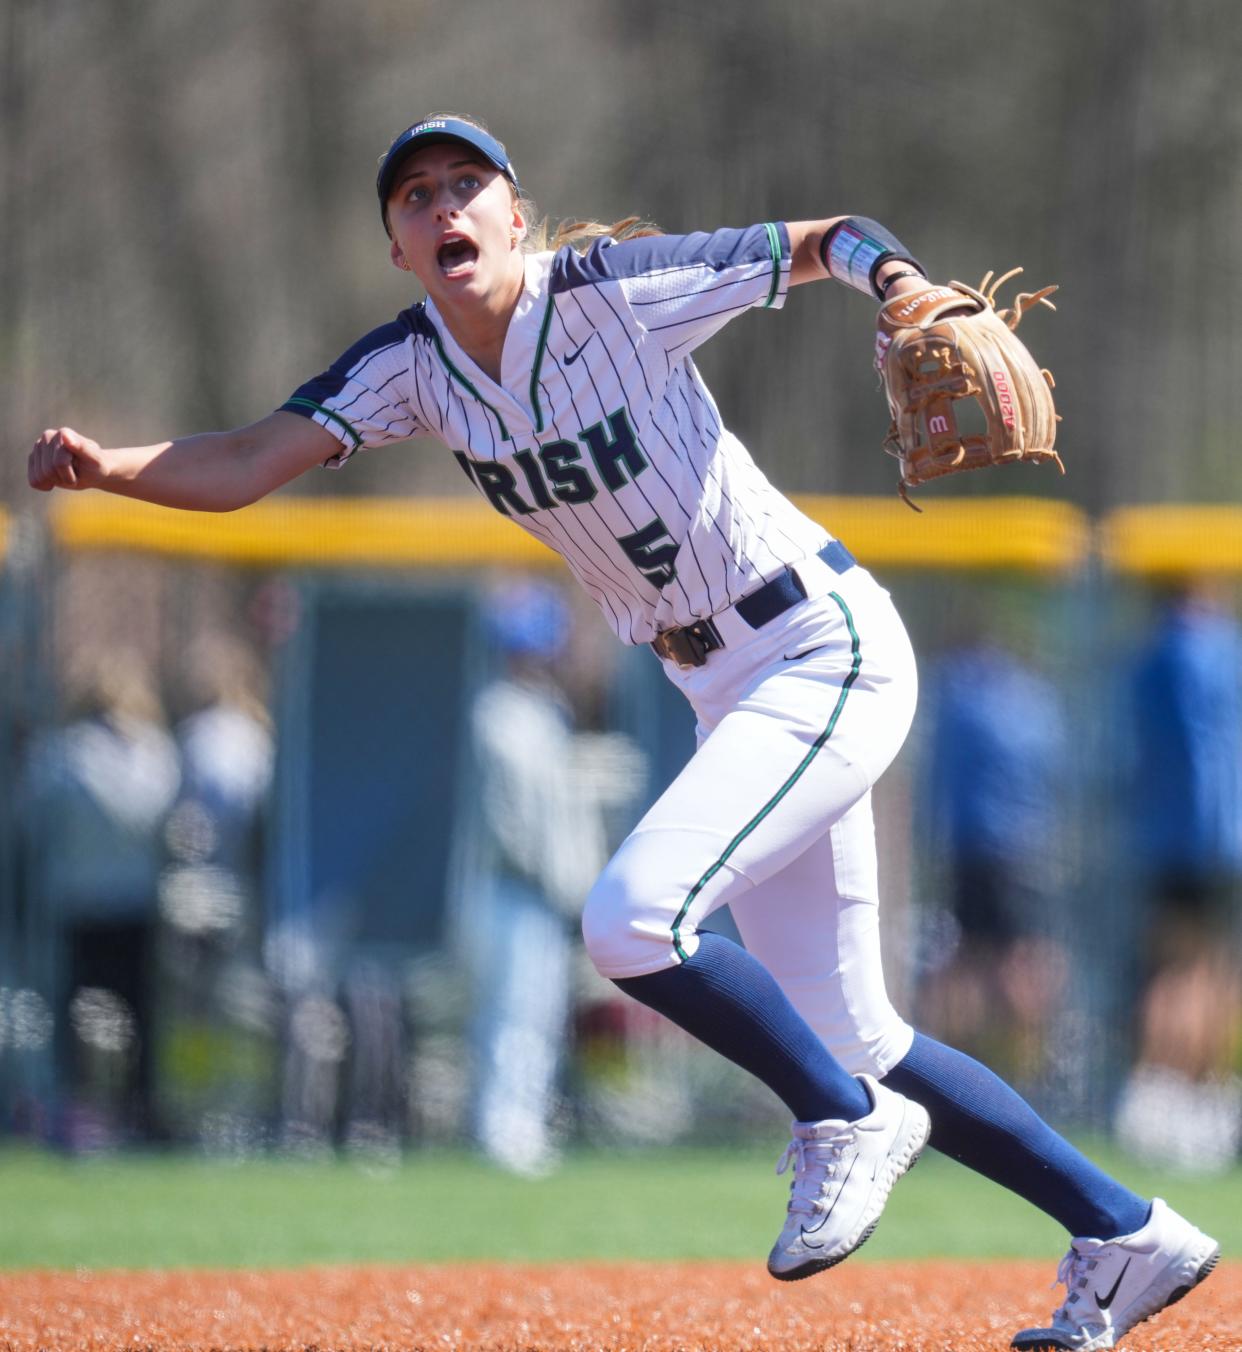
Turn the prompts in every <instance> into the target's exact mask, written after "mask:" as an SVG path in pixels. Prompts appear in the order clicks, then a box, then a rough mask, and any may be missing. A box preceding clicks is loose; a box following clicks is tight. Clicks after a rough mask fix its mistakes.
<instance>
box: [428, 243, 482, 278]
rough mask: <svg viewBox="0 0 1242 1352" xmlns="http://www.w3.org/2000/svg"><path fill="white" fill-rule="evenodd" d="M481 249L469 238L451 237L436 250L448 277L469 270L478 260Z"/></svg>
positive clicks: (441, 267)
mask: <svg viewBox="0 0 1242 1352" xmlns="http://www.w3.org/2000/svg"><path fill="white" fill-rule="evenodd" d="M478 257H479V251H478V249H477V248H475V246H474V245H473V244H472V243H471V242H470V241H469V240H468V239H449V240H445V242H444V243H443V244H441V245H440V247H439V248H438V249H437V250H436V262H437V263H438V264H439V265H440V271H441V272H442V273H443V274H444V275H445V276H446V277H456V276H460V275H461V274H463V273H466V272H468V271H469V270H470V269H471V268H472V267H473V266H474V264H475V263H476V262H477V261H478Z"/></svg>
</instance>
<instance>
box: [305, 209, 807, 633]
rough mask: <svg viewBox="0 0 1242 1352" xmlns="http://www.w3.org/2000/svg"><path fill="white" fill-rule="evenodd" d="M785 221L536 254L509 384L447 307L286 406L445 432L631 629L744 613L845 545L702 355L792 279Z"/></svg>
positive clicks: (357, 353) (511, 336)
mask: <svg viewBox="0 0 1242 1352" xmlns="http://www.w3.org/2000/svg"><path fill="white" fill-rule="evenodd" d="M789 267H790V255H789V235H788V231H787V230H786V228H785V227H784V226H783V225H779V224H777V225H757V226H751V227H750V228H748V229H744V230H732V229H726V230H717V231H715V232H714V233H713V234H692V235H660V236H653V237H649V238H642V239H636V240H628V241H625V242H622V243H615V242H613V241H611V240H601V241H598V242H596V243H595V244H593V245H592V246H591V248H590V249H588V250H587V251H586V252H585V253H584V254H578V253H576V252H575V251H574V250H572V249H568V248H566V249H562V250H560V251H559V252H558V253H556V254H551V253H544V254H537V255H533V256H531V257H528V258H527V259H526V279H525V286H524V289H523V292H522V296H521V298H520V299H519V301H518V304H517V309H516V310H515V311H514V314H513V318H512V320H511V321H510V324H509V330H508V334H507V336H506V338H505V345H504V352H503V356H502V360H501V380H500V383H499V384H497V383H495V382H494V381H492V380H491V379H489V378H488V376H486V375H485V374H484V373H483V371H481V370H480V369H479V367H477V366H476V365H475V363H474V362H473V361H471V359H470V358H469V357H468V356H467V355H466V354H465V352H464V351H463V350H462V349H461V348H460V347H459V346H458V345H457V343H456V342H455V341H454V339H453V337H452V335H451V334H450V333H449V331H448V328H447V326H446V325H445V324H444V322H443V321H442V319H441V318H440V316H439V315H438V314H437V312H436V308H435V305H434V304H433V303H432V302H431V301H430V300H428V301H426V302H424V303H422V304H419V305H415V306H412V307H411V308H410V309H408V310H404V311H402V313H401V314H400V315H399V316H398V318H397V319H396V320H395V321H394V322H392V323H390V324H385V325H383V326H382V327H381V328H378V329H376V330H375V331H374V332H372V333H370V334H368V335H367V336H366V337H365V338H363V339H362V340H361V341H360V342H358V343H356V344H355V345H354V346H353V347H352V348H350V349H349V351H348V352H346V353H345V354H344V355H343V356H342V357H341V358H340V359H339V360H338V361H337V362H336V363H334V365H333V366H332V367H331V368H330V369H329V370H328V371H326V372H325V373H324V374H323V375H321V376H318V377H316V378H315V379H314V380H311V381H308V382H307V383H306V384H304V385H302V386H301V387H300V388H299V389H298V390H297V391H296V392H295V393H294V394H293V396H292V397H291V398H290V399H289V400H288V401H287V402H286V403H285V404H284V405H282V407H283V408H284V409H286V410H289V411H291V412H295V413H300V414H303V415H304V416H306V417H309V418H312V419H313V420H314V421H315V422H317V423H319V424H320V425H321V426H323V427H326V428H327V429H328V430H329V431H330V432H332V433H333V434H334V435H335V436H336V437H337V438H338V439H339V440H340V442H341V447H342V449H341V452H340V454H339V455H335V456H333V457H332V458H331V459H330V460H329V461H328V462H327V464H328V465H330V466H338V465H342V464H344V463H345V462H346V461H347V460H348V459H349V458H350V456H351V455H353V454H354V452H355V451H356V450H358V449H359V448H362V447H375V446H383V445H386V444H388V443H390V442H394V441H402V440H405V439H407V438H411V437H420V436H430V437H434V438H436V439H437V440H439V441H442V442H444V443H445V444H446V445H447V446H449V447H450V448H451V449H452V451H453V454H454V455H455V456H456V458H457V460H458V463H459V464H460V465H461V467H462V469H463V470H464V471H465V473H466V475H467V477H468V478H469V479H470V481H471V482H472V483H473V484H474V486H475V487H476V488H477V489H479V491H480V492H482V493H483V494H484V495H485V496H486V497H487V498H488V500H489V501H490V502H491V504H492V505H493V506H494V507H495V508H496V510H497V511H499V512H501V513H503V514H504V515H506V516H509V517H511V518H512V519H513V520H514V521H515V522H516V523H517V524H518V525H519V526H522V527H523V528H524V529H525V530H528V531H530V533H531V534H532V535H535V536H537V537H538V538H539V539H540V540H542V541H543V542H544V543H545V544H547V545H548V546H550V547H551V548H552V549H554V550H555V551H556V552H557V553H558V554H560V555H562V556H563V557H564V559H565V561H566V562H567V563H568V565H569V567H570V569H571V570H572V571H573V573H574V574H575V576H576V577H577V579H578V581H579V582H580V583H581V584H582V586H583V587H584V588H585V589H586V590H587V592H588V593H589V594H590V595H591V596H592V597H593V598H594V599H595V600H596V602H597V603H598V604H599V606H600V609H601V610H602V611H603V613H604V615H605V617H606V618H607V620H608V621H609V623H610V624H611V625H612V627H613V629H614V630H615V631H616V633H617V635H618V637H620V638H621V639H622V640H623V641H625V642H627V643H642V642H647V641H649V640H650V639H652V638H654V637H655V635H656V634H657V633H659V632H660V631H661V630H665V629H669V628H673V627H675V626H679V625H684V624H689V623H691V622H693V621H694V620H696V619H702V618H705V617H707V616H709V615H712V614H714V613H716V612H718V611H720V610H723V609H725V608H726V607H727V606H729V605H731V604H732V603H733V602H735V601H737V600H738V599H740V598H741V597H742V596H744V595H746V594H747V593H748V592H751V591H753V590H754V589H755V588H756V587H757V586H759V585H760V584H761V583H762V582H764V581H766V580H767V579H768V578H771V577H774V576H776V575H777V574H778V573H779V572H781V570H782V569H783V568H784V566H785V565H786V564H789V563H796V562H797V561H798V560H799V559H803V558H805V557H807V556H808V555H810V554H814V553H815V552H816V551H817V550H818V549H819V548H821V546H822V545H824V544H825V543H826V541H827V539H828V538H829V537H828V536H827V535H826V534H825V532H824V531H823V529H822V528H821V527H819V526H818V525H816V524H815V523H814V522H812V521H811V520H809V519H808V518H807V517H806V516H804V515H803V514H802V513H801V512H800V511H798V509H797V508H795V507H794V506H793V504H792V503H790V502H789V501H788V499H787V498H785V497H784V496H783V495H782V494H781V493H779V492H778V491H777V490H776V489H774V488H773V487H772V485H771V484H769V482H768V481H767V479H766V478H765V476H764V475H763V473H762V472H761V471H760V470H759V468H758V467H757V466H756V465H755V463H754V461H753V460H752V459H751V458H750V455H749V454H748V453H747V451H746V448H745V447H744V446H743V445H742V444H741V442H740V441H738V439H737V438H736V437H735V436H733V434H732V433H731V432H729V431H728V430H727V429H726V428H725V427H724V425H723V424H722V422H721V419H720V414H719V412H718V411H717V409H716V405H715V403H714V402H713V400H712V397H711V395H710V394H709V393H708V390H707V387H706V386H705V385H704V383H703V381H702V378H701V377H700V375H699V373H698V371H697V369H696V368H695V365H694V363H693V361H692V360H691V357H690V354H691V352H692V351H693V349H694V348H695V347H697V346H698V344H699V343H701V342H703V341H704V340H705V339H707V338H709V337H710V336H711V335H712V334H713V333H715V332H716V331H717V330H718V329H720V328H722V327H723V326H724V324H725V323H727V322H728V320H729V319H731V318H732V317H733V316H734V315H737V314H740V313H741V312H742V311H743V310H746V309H749V308H751V307H769V308H776V307H779V306H780V305H782V304H783V303H784V300H785V295H786V292H787V290H788V286H789Z"/></svg>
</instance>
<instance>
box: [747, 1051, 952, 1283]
mask: <svg viewBox="0 0 1242 1352" xmlns="http://www.w3.org/2000/svg"><path fill="white" fill-rule="evenodd" d="M858 1079H859V1080H860V1081H861V1083H862V1085H863V1088H864V1089H866V1091H867V1093H868V1094H869V1095H870V1098H871V1102H872V1104H873V1107H872V1110H871V1112H870V1113H869V1114H868V1115H867V1116H866V1117H860V1118H859V1119H858V1121H857V1122H837V1121H832V1120H830V1121H827V1122H795V1123H794V1124H793V1140H792V1141H790V1143H789V1146H788V1147H787V1148H786V1150H785V1153H784V1154H783V1155H782V1156H781V1161H780V1163H779V1164H778V1165H777V1166H776V1172H777V1173H778V1174H783V1173H784V1172H785V1170H786V1169H787V1168H788V1167H789V1165H790V1164H791V1163H792V1164H793V1166H794V1176H793V1182H792V1183H791V1184H790V1185H789V1214H788V1216H787V1218H786V1220H785V1228H784V1229H783V1230H782V1231H781V1233H780V1238H779V1239H778V1240H777V1241H776V1243H775V1245H774V1246H773V1248H772V1252H771V1253H770V1254H769V1255H768V1271H769V1272H770V1273H771V1274H772V1276H773V1277H776V1278H778V1279H779V1280H780V1281H783V1282H794V1281H797V1280H798V1279H799V1278H801V1277H809V1276H811V1275H812V1273H815V1272H822V1271H823V1270H824V1268H830V1267H833V1266H834V1265H835V1264H837V1263H839V1262H841V1260H842V1259H843V1258H848V1257H849V1256H850V1254H852V1253H853V1252H854V1250H855V1249H856V1248H858V1247H859V1245H860V1244H862V1243H863V1242H864V1241H865V1240H866V1239H867V1238H868V1237H869V1236H870V1234H871V1232H872V1231H873V1230H874V1229H875V1227H876V1225H877V1224H878V1222H879V1219H880V1213H881V1212H882V1211H883V1210H884V1203H885V1202H887V1201H888V1194H889V1193H890V1192H891V1191H892V1188H893V1184H894V1183H896V1182H897V1180H898V1179H899V1178H900V1177H901V1176H902V1174H904V1173H905V1172H906V1170H907V1169H909V1168H910V1167H911V1166H912V1165H913V1164H914V1162H915V1160H917V1159H918V1157H919V1152H920V1151H921V1150H922V1149H923V1147H924V1146H925V1145H926V1144H927V1137H928V1134H929V1133H930V1131H931V1122H930V1120H929V1119H928V1116H927V1110H926V1109H925V1108H923V1107H922V1106H921V1105H920V1104H917V1103H915V1102H914V1100H913V1099H908V1098H903V1097H902V1095H900V1094H895V1093H894V1092H893V1091H892V1090H891V1089H885V1088H884V1086H883V1085H882V1084H877V1083H876V1082H875V1080H873V1079H872V1078H871V1076H870V1075H860V1076H859V1077H858Z"/></svg>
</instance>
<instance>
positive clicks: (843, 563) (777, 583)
mask: <svg viewBox="0 0 1242 1352" xmlns="http://www.w3.org/2000/svg"><path fill="white" fill-rule="evenodd" d="M817 557H818V558H820V559H822V560H823V561H824V563H826V564H827V565H828V567H829V568H831V569H832V571H833V572H834V573H847V572H849V570H850V569H851V568H853V567H854V564H855V562H856V560H855V558H854V556H853V554H851V553H850V551H849V550H848V549H846V547H845V546H844V545H843V544H842V543H841V541H840V540H833V541H831V542H830V543H828V544H826V545H825V546H824V547H823V549H821V550H820V551H819V554H818V556H817ZM806 599H807V590H806V584H805V583H804V582H803V581H802V579H801V578H800V577H799V576H798V572H797V568H796V566H794V565H787V566H786V568H785V571H784V572H783V573H780V574H779V575H778V576H776V577H774V578H772V580H771V581H770V582H765V583H764V584H763V586H762V587H757V588H756V589H755V590H754V591H753V592H751V593H750V594H749V595H748V596H743V597H742V599H741V600H740V601H738V602H737V603H736V604H735V605H734V606H733V611H734V612H735V613H736V614H737V615H739V616H741V618H742V619H743V620H744V621H745V622H746V623H747V624H748V625H749V626H750V627H751V628H752V629H762V628H763V626H764V625H765V624H770V623H771V622H772V621H773V620H774V619H776V617H777V616H778V615H783V614H784V613H785V612H786V611H787V610H790V609H792V608H793V607H794V606H796V605H797V604H798V602H799V601H805V600H806ZM716 618H718V617H713V618H709V619H705V620H696V621H695V622H694V623H693V624H687V625H683V626H682V627H681V628H680V629H666V630H665V631H664V632H663V633H662V634H657V635H656V637H655V638H654V639H653V640H652V643H651V646H652V647H653V648H654V649H655V651H656V655H657V656H659V657H663V658H666V659H667V660H669V661H671V662H676V663H677V665H678V666H679V667H701V666H702V665H703V664H704V663H705V662H706V661H707V655H708V653H711V652H715V650H716V649H717V648H723V647H724V646H725V641H724V638H723V637H722V635H721V633H720V628H719V626H718V625H717V623H716Z"/></svg>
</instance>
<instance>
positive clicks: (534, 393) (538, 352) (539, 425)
mask: <svg viewBox="0 0 1242 1352" xmlns="http://www.w3.org/2000/svg"><path fill="white" fill-rule="evenodd" d="M551 326H552V296H551V294H549V296H548V308H547V309H546V310H545V311H544V312H543V323H542V324H541V325H540V326H539V344H538V346H537V347H536V348H535V364H534V366H533V367H532V368H531V372H530V406H531V408H532V409H533V410H534V413H535V431H536V432H542V431H543V409H542V408H541V407H540V404H539V368H540V367H541V366H542V365H543V354H544V350H545V349H546V348H547V346H548V329H549V328H551Z"/></svg>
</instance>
